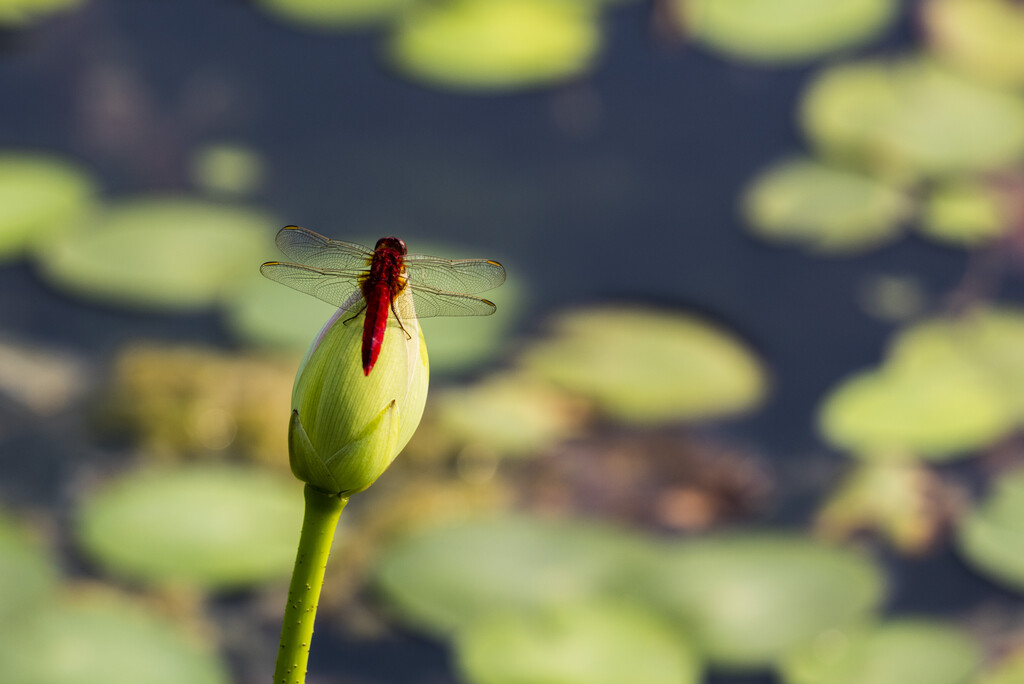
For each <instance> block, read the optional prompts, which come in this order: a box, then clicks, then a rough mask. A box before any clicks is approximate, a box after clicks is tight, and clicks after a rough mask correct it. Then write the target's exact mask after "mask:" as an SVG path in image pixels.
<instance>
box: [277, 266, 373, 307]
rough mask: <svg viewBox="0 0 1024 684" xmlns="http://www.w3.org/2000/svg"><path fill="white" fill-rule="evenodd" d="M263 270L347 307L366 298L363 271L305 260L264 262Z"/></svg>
mask: <svg viewBox="0 0 1024 684" xmlns="http://www.w3.org/2000/svg"><path fill="white" fill-rule="evenodd" d="M260 273H262V274H263V275H265V276H266V277H268V278H270V279H271V280H273V281H275V282H278V283H281V284H282V285H287V286H288V287H290V288H292V289H295V290H298V291H299V292H305V293H306V294H310V295H313V296H314V297H316V298H317V299H321V300H323V301H325V302H327V303H328V304H333V305H334V306H337V307H340V308H343V309H350V308H352V306H353V304H355V303H356V302H357V301H359V300H360V299H361V298H362V292H361V291H360V289H359V274H360V272H359V271H351V272H341V271H339V272H333V271H327V270H324V269H320V268H313V267H311V266H303V265H302V264H286V263H284V262H281V261H270V262H268V263H265V264H263V265H262V266H260Z"/></svg>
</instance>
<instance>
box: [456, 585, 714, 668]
mask: <svg viewBox="0 0 1024 684" xmlns="http://www.w3.org/2000/svg"><path fill="white" fill-rule="evenodd" d="M456 652H457V655H458V661H459V665H460V669H461V670H462V672H463V674H464V677H465V679H466V681H467V682H470V683H471V684H535V683H537V682H545V683H550V684H622V683H623V682H638V683H641V682H642V683H643V684H697V682H699V681H700V664H699V662H698V660H697V658H696V656H695V655H694V653H693V651H692V649H690V648H689V647H688V646H687V645H686V642H685V641H684V640H682V639H680V635H679V633H678V632H676V631H675V630H673V629H672V628H671V627H669V626H667V625H666V624H665V623H663V622H661V621H660V620H659V619H658V618H656V617H655V616H654V615H653V614H651V613H648V612H646V611H644V610H643V609H641V608H638V607H635V606H627V605H621V604H615V603H607V602H603V603H585V604H579V605H568V606H559V607H555V608H548V609H541V610H536V611H531V612H526V613H508V614H499V615H494V616H491V617H487V618H484V619H482V620H480V621H478V622H475V623H473V625H472V626H471V627H469V628H467V629H466V630H464V631H463V632H461V633H460V634H459V636H458V639H457V640H456Z"/></svg>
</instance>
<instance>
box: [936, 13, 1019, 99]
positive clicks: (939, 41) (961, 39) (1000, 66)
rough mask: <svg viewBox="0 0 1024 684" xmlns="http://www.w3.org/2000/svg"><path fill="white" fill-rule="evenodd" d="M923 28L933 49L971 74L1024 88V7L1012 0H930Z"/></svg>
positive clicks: (950, 62)
mask: <svg viewBox="0 0 1024 684" xmlns="http://www.w3.org/2000/svg"><path fill="white" fill-rule="evenodd" d="M923 11H924V26H925V29H926V30H927V34H928V43H929V47H930V48H931V50H932V51H933V52H935V53H937V54H938V55H939V56H940V57H941V59H942V60H943V61H945V62H946V63H948V64H950V65H951V66H953V67H955V68H957V69H960V70H962V71H964V72H965V73H966V74H968V75H970V76H972V77H975V78H980V79H982V80H985V81H988V82H991V83H995V84H998V85H1003V86H1020V85H1024V50H1022V49H1021V45H1024V8H1022V7H1021V5H1020V3H1019V2H1014V1H1013V0H930V1H929V2H926V3H925V4H924V10H923Z"/></svg>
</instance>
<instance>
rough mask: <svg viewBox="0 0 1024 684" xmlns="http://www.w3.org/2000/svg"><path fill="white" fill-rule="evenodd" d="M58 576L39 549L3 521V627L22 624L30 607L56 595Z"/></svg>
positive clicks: (0, 605) (0, 528)
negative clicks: (54, 591) (53, 592)
mask: <svg viewBox="0 0 1024 684" xmlns="http://www.w3.org/2000/svg"><path fill="white" fill-rule="evenodd" d="M57 574H58V573H57V568H56V567H55V565H54V562H53V560H52V559H51V558H50V557H49V556H48V555H47V554H46V553H44V552H43V550H42V548H41V547H40V545H39V544H37V543H36V542H35V541H34V540H32V539H30V538H29V537H28V535H26V534H25V533H24V532H22V531H21V530H19V529H18V528H17V527H16V526H15V525H14V523H13V522H12V521H9V520H7V519H6V518H5V517H0V625H4V624H18V623H20V621H21V619H22V618H23V616H24V615H25V612H26V611H27V610H28V609H29V608H30V607H31V606H36V605H38V604H39V603H40V602H41V601H42V599H44V598H47V597H48V595H49V594H50V592H51V591H53V588H54V587H55V586H56V584H57ZM12 618H16V621H14V620H12Z"/></svg>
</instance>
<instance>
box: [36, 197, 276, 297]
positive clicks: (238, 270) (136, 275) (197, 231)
mask: <svg viewBox="0 0 1024 684" xmlns="http://www.w3.org/2000/svg"><path fill="white" fill-rule="evenodd" d="M276 223H277V222H276V221H275V220H274V219H273V218H271V217H270V216H268V215H267V214H264V213H262V212H259V211H255V210H252V209H245V208H242V207H232V206H227V205H220V204H213V203H208V202H203V201H200V200H192V199H184V198H146V199H139V200H134V201H131V202H126V203H124V204H121V205H120V206H118V207H116V208H114V209H111V210H110V211H109V212H108V213H107V215H106V216H105V217H104V218H103V219H102V221H101V222H100V223H99V224H98V225H96V226H93V227H92V228H91V229H83V230H80V231H77V232H75V233H72V234H70V235H67V236H64V237H63V238H62V239H60V240H59V241H57V242H55V243H53V244H50V245H48V246H47V248H46V249H45V250H40V251H39V253H38V257H39V260H40V267H41V271H42V274H43V275H44V276H45V277H46V279H47V280H48V281H50V282H51V283H53V284H54V285H56V286H58V287H60V288H62V289H65V290H68V291H70V292H72V293H74V294H78V295H82V296H87V297H92V298H95V299H100V300H102V301H104V302H109V303H116V304H124V305H129V306H142V307H159V308H167V309H188V308H196V307H204V306H208V305H210V304H212V303H214V302H216V301H217V300H218V299H220V298H223V297H225V296H227V294H229V293H230V292H231V290H232V289H233V288H235V287H237V283H238V282H239V281H240V280H241V279H243V278H244V277H245V276H247V275H249V274H251V273H253V272H255V271H256V270H257V269H258V268H259V264H260V263H261V261H263V260H265V257H266V256H267V254H270V253H272V252H271V249H272V247H271V246H270V236H272V235H273V232H274V228H275V226H276Z"/></svg>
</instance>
